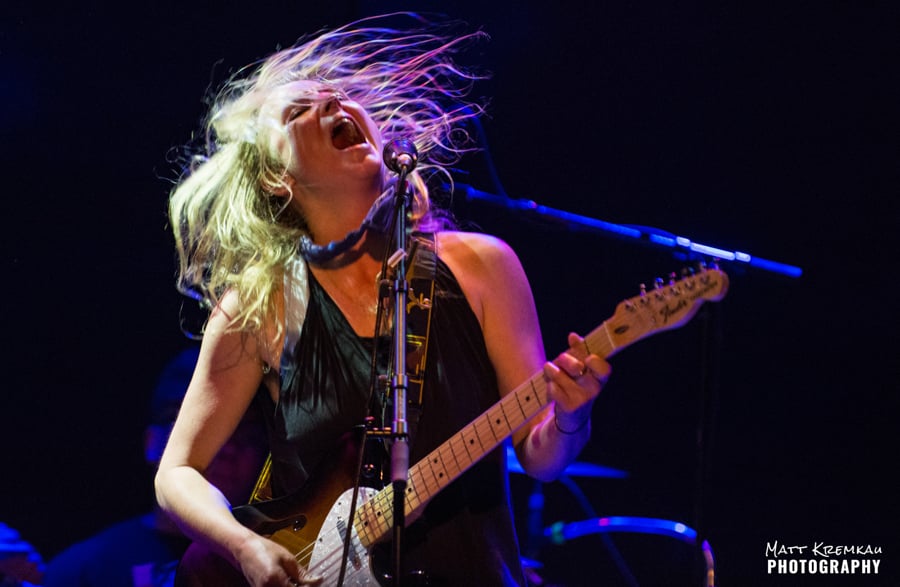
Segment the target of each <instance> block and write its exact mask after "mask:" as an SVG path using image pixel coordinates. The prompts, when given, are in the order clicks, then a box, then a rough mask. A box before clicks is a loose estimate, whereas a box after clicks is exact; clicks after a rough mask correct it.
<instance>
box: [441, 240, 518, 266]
mask: <svg viewBox="0 0 900 587" xmlns="http://www.w3.org/2000/svg"><path fill="white" fill-rule="evenodd" d="M435 238H436V239H437V247H438V254H439V255H441V258H442V259H444V260H445V261H448V262H450V263H452V262H458V263H462V264H463V265H465V266H468V267H470V269H474V270H478V269H487V270H493V271H496V270H498V269H501V270H502V268H503V267H504V266H506V265H508V264H510V263H512V264H513V265H516V266H518V265H519V259H518V257H517V256H516V254H515V252H514V251H513V250H512V248H511V247H510V246H509V245H508V244H507V243H506V242H504V241H503V240H501V239H499V238H497V237H495V236H491V235H488V234H483V233H480V232H457V231H445V232H439V233H437V235H436V237H435Z"/></svg>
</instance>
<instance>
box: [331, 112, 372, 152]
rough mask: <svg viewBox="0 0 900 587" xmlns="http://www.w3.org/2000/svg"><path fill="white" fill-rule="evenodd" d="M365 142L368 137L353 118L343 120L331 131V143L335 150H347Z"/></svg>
mask: <svg viewBox="0 0 900 587" xmlns="http://www.w3.org/2000/svg"><path fill="white" fill-rule="evenodd" d="M364 142H366V137H365V136H363V134H362V131H361V130H360V129H359V126H357V124H356V122H355V121H354V120H353V119H352V118H349V117H345V118H341V119H340V120H338V121H337V123H336V124H335V125H334V128H332V129H331V143H332V144H333V145H334V148H335V149H339V150H340V149H346V148H348V147H352V146H353V145H359V144H361V143H364Z"/></svg>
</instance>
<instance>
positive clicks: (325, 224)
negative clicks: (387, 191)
mask: <svg viewBox="0 0 900 587" xmlns="http://www.w3.org/2000/svg"><path fill="white" fill-rule="evenodd" d="M381 193H382V187H381V182H380V181H379V182H371V183H370V184H367V185H360V186H357V188H356V189H351V188H346V189H342V190H329V191H325V192H314V191H310V192H305V193H304V194H302V195H301V196H300V197H299V198H296V197H295V199H294V202H295V203H296V205H298V206H299V207H300V209H301V213H302V214H303V217H304V218H305V220H306V223H307V226H309V230H310V236H311V238H312V240H313V242H314V243H315V244H317V245H325V244H328V243H329V242H332V241H336V240H340V239H342V238H344V237H345V236H346V235H347V233H349V232H351V231H353V230H356V229H357V228H359V226H360V224H362V221H363V220H364V219H365V217H366V214H368V212H369V209H370V208H371V207H372V204H373V203H374V202H375V200H376V199H378V196H380V195H381Z"/></svg>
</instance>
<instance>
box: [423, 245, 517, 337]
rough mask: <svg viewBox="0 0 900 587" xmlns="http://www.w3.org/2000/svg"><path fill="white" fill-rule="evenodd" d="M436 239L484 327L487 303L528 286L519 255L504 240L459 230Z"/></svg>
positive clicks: (439, 248) (444, 259) (439, 250)
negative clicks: (499, 293) (501, 294)
mask: <svg viewBox="0 0 900 587" xmlns="http://www.w3.org/2000/svg"><path fill="white" fill-rule="evenodd" d="M435 238H436V244H437V251H438V255H439V256H440V258H441V259H442V260H443V261H444V263H446V264H447V266H448V267H449V268H450V270H451V271H452V272H453V275H454V276H455V277H456V279H457V281H458V282H459V285H460V287H461V288H462V290H463V293H464V294H465V295H466V298H467V299H468V301H469V305H470V306H471V307H472V310H473V311H474V312H475V315H476V316H478V319H479V321H480V322H481V324H482V326H484V318H485V306H486V305H487V304H489V303H490V300H492V299H494V298H496V293H497V292H499V291H506V292H509V291H510V290H512V291H517V290H522V289H527V287H528V286H527V279H526V278H525V273H524V271H523V269H522V265H521V263H520V262H519V258H518V257H517V256H516V253H515V252H514V251H513V249H512V248H511V247H510V246H509V245H508V244H507V243H506V242H504V241H503V240H501V239H499V238H497V237H494V236H491V235H487V234H482V233H477V232H455V231H446V232H439V233H437V235H436V237H435Z"/></svg>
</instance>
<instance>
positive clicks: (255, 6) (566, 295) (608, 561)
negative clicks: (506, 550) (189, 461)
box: [0, 0, 900, 585]
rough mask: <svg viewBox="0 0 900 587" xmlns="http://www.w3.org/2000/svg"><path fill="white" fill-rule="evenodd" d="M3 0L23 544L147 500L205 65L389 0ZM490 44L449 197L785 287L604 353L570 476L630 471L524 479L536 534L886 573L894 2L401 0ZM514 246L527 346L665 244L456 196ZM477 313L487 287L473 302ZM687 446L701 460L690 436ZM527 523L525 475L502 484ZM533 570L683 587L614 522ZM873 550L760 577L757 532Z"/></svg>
mask: <svg viewBox="0 0 900 587" xmlns="http://www.w3.org/2000/svg"><path fill="white" fill-rule="evenodd" d="M17 4H18V3H16V2H13V3H12V5H9V4H7V5H6V6H5V7H4V8H3V9H0V15H2V21H0V26H2V28H0V71H2V79H3V82H2V85H0V91H2V98H0V99H2V109H0V129H2V137H3V139H2V146H0V149H2V159H0V160H2V164H3V169H4V175H3V178H4V181H3V190H2V193H3V196H4V197H3V202H4V204H3V206H4V213H3V218H4V223H3V224H4V229H3V230H2V244H3V247H2V257H0V258H2V267H3V275H4V279H3V287H2V291H3V293H2V300H3V312H2V314H3V316H4V318H3V321H4V325H5V327H4V329H3V331H4V332H5V333H6V336H7V342H6V344H5V345H4V348H5V350H4V351H3V357H4V360H3V363H2V372H3V381H2V386H3V387H2V396H0V398H2V399H0V415H2V427H0V450H2V453H0V454H2V467H0V478H2V482H0V491H2V494H0V495H2V501H0V520H4V521H6V522H7V523H9V524H10V525H12V526H14V527H16V528H18V529H19V530H20V532H22V533H23V534H24V535H25V537H26V538H28V539H29V540H30V541H31V542H33V543H34V544H35V545H36V546H37V547H38V548H39V549H40V550H41V551H42V552H43V553H44V555H45V556H46V557H48V558H49V557H50V556H52V555H53V554H55V553H56V552H57V551H58V550H59V549H61V548H62V547H64V546H65V545H67V544H69V543H71V542H72V541H74V540H78V539H81V538H83V537H85V536H87V535H89V534H90V533H92V532H94V531H96V530H97V529H99V528H101V527H103V526H105V525H107V524H109V523H111V522H112V521H115V520H118V519H120V518H122V517H125V516H127V515H131V514H133V513H135V512H137V511H140V510H141V509H142V508H144V507H145V506H146V504H147V503H149V501H150V500H151V499H152V492H151V487H150V479H151V474H150V472H149V471H147V470H146V469H145V467H144V465H143V462H142V457H141V438H140V430H141V427H142V425H143V422H144V419H145V415H146V405H147V400H148V395H149V392H150V389H151V387H152V385H153V381H154V378H155V376H156V373H157V372H158V371H159V369H160V368H161V366H162V365H163V364H164V363H165V361H166V359H167V358H168V357H170V356H171V355H172V354H173V353H174V352H175V351H177V350H178V349H180V348H182V347H183V346H185V345H186V344H187V343H186V341H185V339H184V338H183V337H182V335H181V333H180V328H179V312H180V308H181V306H182V303H183V302H182V300H181V299H180V298H179V297H178V296H177V294H176V293H175V292H174V289H173V275H174V262H173V247H172V243H171V238H170V236H169V233H168V232H167V226H166V218H165V205H166V197H167V191H168V189H169V186H170V181H171V180H172V179H173V178H174V177H175V175H176V173H177V169H176V167H175V165H174V164H173V163H172V162H171V161H172V158H171V150H172V149H173V148H177V147H179V146H180V145H182V144H184V143H185V142H187V141H188V140H189V139H190V138H191V133H192V132H193V131H194V130H195V129H196V128H197V125H198V123H199V121H200V118H201V115H202V112H203V104H202V98H203V96H204V94H205V92H206V90H207V88H208V87H209V86H210V84H213V85H215V84H216V83H218V82H220V81H221V80H222V79H223V78H224V76H225V75H227V73H229V72H231V71H233V70H234V69H235V68H237V67H239V66H242V65H244V64H246V63H248V62H250V61H251V60H254V59H256V58H258V57H262V56H264V55H266V54H268V53H269V52H271V51H272V50H273V49H275V48H277V47H279V46H286V45H288V44H290V43H292V42H293V41H294V40H295V39H296V38H297V37H298V36H300V35H302V34H304V33H308V32H311V31H314V30H316V29H318V28H319V27H321V26H323V25H336V24H342V23H344V22H346V21H347V20H350V19H352V18H355V17H357V16H362V15H368V14H373V13H376V12H381V11H387V10H391V9H394V8H396V7H398V6H401V3H398V2H372V1H369V2H365V1H362V2H356V3H354V2H332V3H330V4H329V3H318V4H315V5H312V4H310V3H300V2H276V1H269V0H263V1H257V2H252V3H239V2H234V1H226V2H193V3H186V2H167V1H162V2H155V3H142V4H138V5H135V4H129V3H118V4H114V3H111V2H95V3H78V4H76V5H71V4H70V5H66V6H56V7H48V6H44V5H42V4H41V3H32V4H31V5H30V6H28V7H26V6H18V5H17ZM402 6H403V7H406V8H415V9H419V10H442V11H444V12H447V13H449V14H450V15H452V16H456V17H459V18H462V19H465V20H466V21H468V22H469V23H471V24H472V25H473V26H476V27H483V28H484V29H485V30H486V31H487V32H488V33H489V34H490V35H491V37H492V40H491V42H490V43H488V44H485V45H482V46H480V47H479V48H477V49H476V50H475V51H474V53H473V54H471V55H470V59H471V60H472V61H473V62H476V63H481V64H484V65H485V66H486V67H487V68H488V69H490V70H491V71H493V72H494V77H493V78H492V79H491V80H490V81H486V82H484V83H482V84H480V85H479V86H478V87H477V91H478V92H479V93H480V94H483V95H485V96H490V97H491V106H490V109H489V116H487V117H485V118H484V119H483V121H482V122H483V126H484V132H485V139H486V141H487V144H488V145H489V148H490V150H489V153H490V155H491V156H492V159H493V169H494V170H495V171H496V178H494V177H492V174H491V173H490V169H491V163H490V160H489V158H488V157H486V156H484V155H482V156H473V157H470V158H469V159H467V160H466V161H465V162H464V164H463V165H462V167H463V168H464V169H466V170H468V173H466V174H460V176H459V177H457V180H458V181H461V182H464V183H468V184H470V185H473V186H475V187H476V188H478V189H481V190H484V191H487V192H490V193H500V192H501V191H502V190H505V192H506V193H507V194H509V195H510V196H511V197H514V198H525V199H533V200H535V201H537V202H538V203H540V204H544V205H546V206H550V207H552V208H554V209H558V210H564V211H568V212H574V213H577V214H582V215H585V216H587V217H591V218H598V219H603V220H607V221H611V222H616V223H621V224H635V225H644V226H651V227H656V228H659V229H662V230H667V231H671V232H673V233H676V234H678V235H683V236H686V237H690V238H692V239H694V240H695V241H699V242H702V243H706V244H712V245H717V246H721V247H723V248H726V249H729V250H734V249H737V250H741V251H746V252H749V253H751V254H754V255H757V256H759V257H763V258H766V259H771V260H775V261H779V262H782V263H787V264H790V265H792V266H797V267H800V268H802V270H803V275H802V276H801V277H799V278H790V277H784V276H781V275H778V274H775V273H773V272H769V271H763V270H757V269H753V268H749V269H748V268H747V267H746V266H743V267H741V266H735V265H734V264H727V263H726V264H724V265H723V268H724V269H725V270H726V271H727V272H728V273H729V275H730V276H731V290H730V292H729V294H728V296H727V297H726V299H725V300H724V301H723V302H721V303H720V304H716V305H714V306H712V305H710V306H707V310H706V311H704V312H702V313H701V315H700V316H698V318H696V319H695V320H693V321H692V322H691V323H689V324H688V325H686V326H685V327H683V328H682V329H680V330H677V331H673V332H667V333H664V334H661V335H659V336H658V337H654V338H652V339H649V340H647V341H645V342H642V343H641V344H640V345H637V346H635V347H633V348H631V349H628V350H627V351H625V352H624V353H622V354H621V355H619V356H617V357H616V358H615V359H614V360H613V366H614V370H615V377H614V379H613V380H612V381H611V382H610V384H609V385H608V387H607V389H606V390H605V391H604V394H603V396H602V397H601V399H600V400H599V401H598V403H597V405H596V409H595V422H594V434H593V439H592V442H591V444H590V445H589V446H588V448H587V449H586V450H585V452H584V454H583V455H582V457H581V460H582V461H585V462H591V463H595V464H603V465H606V466H611V467H615V468H618V469H621V470H624V471H627V472H628V474H629V475H628V477H627V478H625V479H607V478H583V477H575V478H574V481H575V482H576V483H577V489H579V490H580V491H581V492H583V493H584V495H585V497H586V499H587V501H588V505H589V506H590V507H584V505H583V504H582V505H579V504H578V502H577V499H576V498H577V495H578V494H577V492H573V490H572V488H571V487H569V488H567V487H566V486H565V485H564V484H562V483H559V482H557V483H552V484H548V485H546V486H544V487H541V488H540V489H542V491H543V494H544V498H545V505H544V510H543V512H542V514H543V519H542V521H541V524H550V523H552V522H555V521H575V520H581V519H586V518H590V517H592V516H621V515H631V516H643V517H651V518H659V519H668V520H675V521H680V522H683V523H685V524H687V525H688V526H690V527H692V528H695V529H697V530H699V531H700V532H701V534H702V536H704V537H705V538H707V539H708V540H709V542H710V544H711V545H712V548H713V549H714V552H715V556H716V563H717V571H718V576H719V578H720V582H721V584H722V585H726V584H730V585H761V584H766V585H769V584H771V585H797V584H807V582H808V584H811V585H822V584H839V585H888V584H896V582H897V581H898V580H900V571H898V568H897V567H898V565H900V555H898V551H897V549H898V548H900V535H898V531H897V521H898V519H900V516H898V513H900V511H898V507H897V505H896V482H894V481H892V479H893V475H891V471H892V470H893V469H895V468H896V458H895V452H896V451H895V449H896V446H897V442H896V433H895V429H896V425H895V420H896V418H897V414H898V409H897V408H898V401H897V398H896V394H895V389H896V387H897V385H896V383H895V381H896V379H897V375H898V368H897V365H898V360H897V358H896V356H895V354H896V352H897V350H898V345H897V336H896V328H897V326H898V312H897V306H898V301H897V299H896V297H897V285H898V280H897V277H896V274H897V266H896V260H895V252H896V251H897V238H896V234H895V233H896V230H897V228H898V226H897V225H898V207H897V204H896V198H897V195H898V191H897V188H898V181H897V180H898V172H897V156H898V144H897V131H898V125H897V116H896V114H895V109H896V105H897V101H898V91H897V85H896V77H897V75H896V74H897V63H898V62H897V60H896V59H895V58H894V54H895V53H896V50H897V44H898V43H897V40H896V39H897V35H896V31H897V30H898V29H897V25H898V19H897V16H898V14H897V9H896V8H895V7H894V6H893V5H892V4H890V3H883V4H882V5H877V4H875V3H845V2H793V3H751V2H734V1H725V2H718V3H696V2H688V3H684V2H682V3H670V2H656V1H654V2H644V3H618V2H607V1H600V2H590V3H589V2H584V3H579V2H574V1H571V0H564V1H563V2H554V3H545V2H542V3H533V2H515V3H513V2H498V3H488V2H478V3H476V2H468V1H460V2H455V3H453V6H452V8H451V7H449V6H445V5H443V3H437V2H433V3H427V2H419V3H405V4H402ZM454 209H455V210H456V212H457V213H458V214H459V215H460V217H461V218H462V219H463V220H465V221H468V222H470V223H472V225H473V226H475V227H479V228H480V229H482V230H485V231H488V232H492V233H495V234H498V235H500V236H502V237H503V238H505V239H506V240H508V241H509V242H510V243H511V244H512V245H513V246H514V247H515V248H516V249H517V250H518V252H519V254H520V257H521V259H522V262H523V264H524V265H525V268H526V270H527V272H528V274H529V277H530V279H531V282H532V285H533V288H534V293H535V297H536V301H537V305H538V309H539V312H540V315H541V320H542V326H543V328H544V335H545V342H546V346H547V350H548V353H549V354H551V355H554V354H556V353H557V352H559V351H560V350H561V349H562V348H563V346H564V340H565V334H566V332H567V331H569V330H578V331H580V332H585V331H587V330H589V329H590V328H592V327H593V326H595V325H596V324H598V323H599V322H601V321H602V320H603V319H605V318H606V317H607V316H609V315H610V314H611V313H612V311H613V308H614V307H615V305H616V304H617V303H618V302H619V301H620V300H621V299H624V298H626V297H629V296H632V295H634V294H636V293H637V287H638V284H640V283H651V282H652V281H653V279H654V278H655V277H657V276H659V275H666V274H667V273H668V272H670V271H672V270H677V269H679V268H680V267H681V266H682V264H683V260H682V259H678V258H675V257H674V256H673V255H671V254H670V253H669V252H667V251H663V250H659V249H653V248H649V247H644V246H638V245H636V244H634V243H630V242H627V241H617V240H613V239H610V238H608V237H607V236H605V235H604V234H598V233H593V232H589V231H575V230H571V229H568V228H566V227H564V226H560V225H558V224H556V225H548V224H547V223H542V222H538V221H536V219H535V218H534V217H530V216H526V215H522V214H521V213H517V212H514V211H511V210H505V209H498V208H495V207H493V206H487V205H484V204H480V203H477V202H467V201H465V199H464V198H459V197H458V198H457V199H456V201H455V203H454ZM498 295H502V292H498ZM698 439H701V440H702V441H701V442H698ZM512 488H513V505H514V506H515V508H516V510H517V513H518V514H520V515H521V516H522V520H523V521H520V524H521V526H522V533H523V540H525V539H526V538H527V536H525V534H526V532H525V523H524V516H525V512H526V509H527V507H528V502H529V497H530V496H532V495H535V491H534V489H535V488H534V486H533V485H532V484H531V483H529V482H527V481H526V480H525V479H523V478H520V477H518V476H515V475H514V476H513V477H512ZM613 538H614V540H615V545H616V548H617V550H611V549H610V548H609V543H608V542H606V541H604V539H603V536H602V535H591V536H586V537H583V538H580V539H578V540H574V541H572V542H569V543H567V544H565V545H562V546H547V547H544V548H543V549H542V550H541V551H539V552H537V553H536V554H537V558H539V560H541V561H542V562H544V564H545V568H544V570H543V573H544V576H545V577H546V578H547V579H549V580H553V581H559V582H568V584H579V585H580V584H584V585H593V584H605V585H620V584H627V583H626V582H625V580H624V579H623V573H622V571H621V569H620V568H616V566H615V564H614V561H615V560H616V558H615V553H616V552H618V553H619V554H621V556H622V558H623V559H624V560H625V561H626V562H627V564H628V565H629V566H630V568H631V572H632V573H633V574H634V575H635V576H636V577H637V578H638V580H639V581H640V582H641V584H643V585H691V584H697V583H696V580H695V579H694V578H693V575H695V574H696V569H697V565H698V563H697V561H696V560H694V555H695V553H694V552H693V549H692V548H691V547H690V546H688V545H683V544H681V543H679V542H678V541H676V540H674V539H671V538H663V537H659V536H648V535H643V534H640V533H624V534H616V535H614V536H613ZM774 541H778V542H779V543H783V544H796V545H812V544H814V543H815V542H824V543H827V544H838V545H872V546H873V547H875V546H877V547H880V548H882V549H883V551H884V553H883V555H882V556H881V557H880V558H881V559H882V563H881V574H880V575H879V576H874V577H872V576H870V577H859V576H856V577H841V578H826V577H822V576H815V577H805V578H804V577H796V576H794V577H783V576H782V577H779V576H773V575H767V574H766V572H765V568H766V567H765V564H766V556H765V550H766V545H767V544H769V543H771V542H774Z"/></svg>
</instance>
